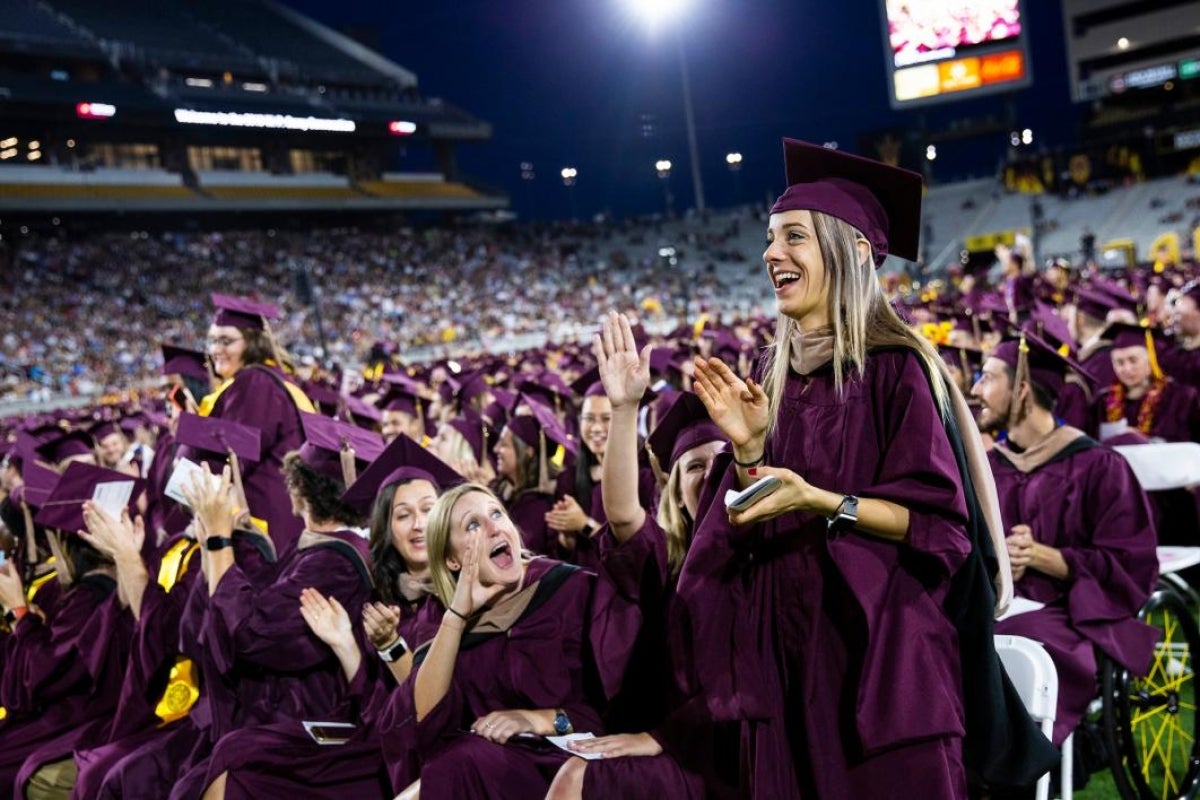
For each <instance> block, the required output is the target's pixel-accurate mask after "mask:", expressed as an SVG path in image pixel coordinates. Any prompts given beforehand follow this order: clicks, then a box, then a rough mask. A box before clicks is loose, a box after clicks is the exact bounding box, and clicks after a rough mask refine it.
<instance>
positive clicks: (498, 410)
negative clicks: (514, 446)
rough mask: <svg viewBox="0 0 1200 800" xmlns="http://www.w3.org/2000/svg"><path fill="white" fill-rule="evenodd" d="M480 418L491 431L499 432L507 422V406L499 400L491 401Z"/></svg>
mask: <svg viewBox="0 0 1200 800" xmlns="http://www.w3.org/2000/svg"><path fill="white" fill-rule="evenodd" d="M514 399H515V397H514ZM481 416H482V417H483V419H484V420H485V421H486V422H487V424H488V425H489V426H491V428H492V429H493V430H499V429H500V428H503V427H504V425H505V423H507V422H508V406H506V405H505V404H504V403H501V402H500V401H499V400H493V401H492V402H490V403H488V406H487V408H485V409H484V410H483V412H482V414H481Z"/></svg>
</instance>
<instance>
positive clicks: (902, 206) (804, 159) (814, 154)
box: [771, 139, 922, 267]
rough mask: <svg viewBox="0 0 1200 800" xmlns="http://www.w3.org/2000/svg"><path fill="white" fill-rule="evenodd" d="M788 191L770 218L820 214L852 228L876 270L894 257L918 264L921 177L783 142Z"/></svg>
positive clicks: (805, 144) (793, 141) (816, 147)
mask: <svg viewBox="0 0 1200 800" xmlns="http://www.w3.org/2000/svg"><path fill="white" fill-rule="evenodd" d="M783 159H784V162H785V164H786V171H787V182H788V188H787V191H785V192H784V193H783V194H782V195H780V197H779V199H778V200H776V201H775V205H774V206H772V207H771V213H772V214H777V213H779V212H782V211H796V210H806V211H820V212H821V213H824V214H828V215H830V216H832V217H836V218H838V219H840V220H842V221H844V222H847V223H849V224H850V225H853V226H854V227H855V228H857V229H858V230H859V232H860V233H862V234H863V236H865V237H866V238H867V241H869V242H870V243H871V249H872V251H873V253H874V257H875V266H876V267H878V266H879V265H881V264H882V263H883V260H884V258H886V257H887V255H888V254H889V253H890V254H892V255H895V256H899V257H900V258H904V259H907V260H909V261H916V260H917V255H918V247H917V245H918V242H919V240H920V236H921V194H922V184H921V176H920V175H918V174H917V173H915V172H909V171H908V170H906V169H900V168H899V167H892V166H888V165H887V164H883V163H880V162H878V161H873V160H871V159H869V158H862V157H861V156H854V155H850V154H849V153H843V152H842V151H840V150H831V149H830V148H827V147H821V146H819V145H815V144H809V143H808V142H801V141H798V140H796V139H784V140H783Z"/></svg>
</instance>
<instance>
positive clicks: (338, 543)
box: [304, 537, 375, 592]
mask: <svg viewBox="0 0 1200 800" xmlns="http://www.w3.org/2000/svg"><path fill="white" fill-rule="evenodd" d="M318 547H324V548H327V549H329V550H333V551H334V552H337V553H340V554H341V555H343V556H344V557H345V558H346V559H348V560H349V561H350V563H351V564H353V565H354V569H355V571H356V572H357V573H358V577H359V579H361V580H362V583H363V588H364V589H366V590H367V591H368V592H369V591H371V590H372V589H374V588H375V579H374V577H373V576H372V575H371V570H370V568H369V567H368V566H367V563H366V562H365V561H363V557H362V554H361V553H359V552H358V550H356V549H355V548H354V545H352V544H350V543H349V542H343V541H342V540H341V539H335V538H333V537H329V538H325V539H321V540H320V541H318V542H315V543H313V544H311V545H309V546H308V547H306V548H304V549H305V550H316V549H317V548H318Z"/></svg>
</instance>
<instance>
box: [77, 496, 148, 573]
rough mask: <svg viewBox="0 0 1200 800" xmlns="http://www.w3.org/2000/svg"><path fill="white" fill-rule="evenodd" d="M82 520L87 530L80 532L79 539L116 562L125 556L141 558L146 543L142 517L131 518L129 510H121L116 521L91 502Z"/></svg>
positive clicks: (86, 503)
mask: <svg viewBox="0 0 1200 800" xmlns="http://www.w3.org/2000/svg"><path fill="white" fill-rule="evenodd" d="M83 521H84V524H86V525H87V530H86V531H79V532H78V533H79V538H80V539H83V540H84V541H85V542H87V543H88V544H90V545H91V546H92V547H94V548H96V549H97V550H98V551H100V552H101V553H102V554H104V555H106V556H108V557H109V558H111V559H113V560H114V561H116V560H117V559H119V558H121V557H122V556H133V555H137V556H139V557H140V555H141V552H142V545H143V544H144V543H145V541H146V526H145V524H144V522H143V520H142V517H140V516H138V517H136V518H135V519H133V520H130V519H129V511H128V510H127V509H122V510H121V517H120V519H116V518H114V517H113V516H112V515H111V514H109V513H108V512H107V511H105V510H104V509H103V508H101V507H100V506H98V505H96V504H95V503H93V502H92V501H90V500H88V501H85V502H84V504H83Z"/></svg>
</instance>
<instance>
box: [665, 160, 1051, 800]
mask: <svg viewBox="0 0 1200 800" xmlns="http://www.w3.org/2000/svg"><path fill="white" fill-rule="evenodd" d="M784 150H785V158H786V162H787V175H788V183H789V188H788V190H787V191H786V192H785V193H784V194H783V195H782V196H781V197H780V198H779V200H778V201H777V202H776V203H775V205H774V207H773V208H772V212H771V217H770V223H769V227H768V229H767V241H768V247H767V250H766V252H765V253H764V260H765V262H766V266H767V272H768V276H769V278H770V280H771V282H772V284H773V286H774V288H775V296H776V301H777V305H778V311H779V319H778V326H777V334H776V336H775V345H774V347H773V348H772V349H771V350H770V351H769V352H768V356H767V359H766V363H765V364H764V366H763V368H762V372H761V376H762V378H763V382H762V385H761V386H760V384H759V383H758V382H756V381H753V380H751V381H744V380H742V379H741V378H739V377H737V376H736V375H735V374H734V372H733V371H732V370H731V369H729V367H728V366H726V365H725V364H723V363H722V362H721V361H720V360H718V359H709V360H706V361H698V362H697V364H696V376H695V382H694V385H695V389H696V393H697V394H698V395H699V397H700V399H701V400H702V401H703V402H704V404H705V406H706V407H707V408H708V411H709V414H710V416H711V417H712V419H713V421H714V422H716V423H717V424H718V425H719V426H720V427H721V429H722V430H723V431H724V432H725V434H726V435H727V436H728V438H729V440H730V443H731V444H732V447H733V452H732V458H731V457H730V456H729V455H722V456H720V457H719V460H718V463H717V464H716V465H715V466H714V469H713V479H712V480H711V481H710V483H709V486H708V487H707V488H706V490H705V492H704V494H703V495H702V499H701V504H700V509H699V512H698V514H699V516H698V518H697V524H696V533H695V537H694V539H693V542H692V546H691V548H690V549H689V551H688V556H687V558H686V560H685V561H684V566H683V570H682V572H681V574H680V577H679V583H678V595H677V596H678V598H679V600H680V602H681V603H682V604H683V605H684V607H685V609H686V611H687V618H688V620H689V624H690V626H691V632H690V633H691V637H692V641H693V643H694V644H693V646H694V648H695V655H694V658H693V661H694V663H695V669H696V673H697V678H698V680H699V683H700V686H701V688H702V692H703V695H704V696H705V701H706V704H707V706H708V710H709V713H710V714H711V715H712V716H713V717H714V718H716V719H722V720H729V721H737V722H740V723H741V725H742V731H743V732H742V742H743V749H742V752H741V757H742V764H741V769H740V770H739V772H738V774H739V776H740V777H741V781H742V783H741V786H740V789H741V792H742V793H743V794H744V795H748V796H752V797H761V798H766V797H780V798H783V797H786V798H793V797H809V796H811V797H820V798H825V799H826V800H828V798H858V797H872V798H890V797H896V798H900V797H908V796H909V795H910V794H911V792H912V790H913V789H912V787H913V786H920V787H921V795H922V797H927V798H946V799H947V800H949V798H962V797H965V796H966V793H967V767H966V765H965V764H964V752H969V753H970V755H971V758H972V760H973V762H974V763H971V764H970V767H971V768H972V770H973V771H974V772H976V773H984V777H985V778H987V779H989V780H998V781H1002V780H1013V781H1018V782H1026V781H1028V782H1032V781H1033V780H1035V779H1036V776H1037V775H1038V774H1040V773H1041V772H1043V771H1044V770H1045V769H1046V768H1047V767H1048V765H1049V764H1050V763H1052V760H1053V758H1054V756H1053V754H1052V753H1048V752H1046V750H1045V747H1042V748H1041V749H1039V748H1038V746H1037V744H1036V740H1035V739H1034V738H1032V737H1036V736H1038V734H1037V733H1036V730H1035V729H1034V728H1033V726H1032V724H1031V722H1030V721H1029V719H1028V715H1027V714H1026V713H1025V712H1024V709H1023V708H1021V707H1020V705H1019V701H1016V700H1015V699H1014V697H1013V695H1012V693H1011V691H1007V690H1006V689H1005V683H1004V680H1003V674H1002V672H1000V671H999V666H998V659H997V657H996V655H995V651H994V647H993V645H992V641H991V628H990V623H991V614H992V610H993V608H992V607H993V600H994V598H993V596H992V595H991V591H990V582H989V579H998V580H999V582H1000V583H999V585H1000V588H1001V590H1002V591H1003V590H1004V589H1006V588H1007V586H1006V583H1005V580H1004V579H1005V577H1006V572H1007V564H1006V560H1004V559H1003V556H1002V555H1000V554H997V555H998V556H999V560H998V562H997V563H994V564H992V565H991V568H990V569H989V570H988V573H989V574H988V576H987V577H983V568H984V564H986V561H985V560H984V559H986V558H987V557H990V555H991V552H989V548H990V547H991V542H992V541H993V540H994V538H995V537H996V531H997V530H998V528H999V523H998V520H997V519H996V518H997V517H998V514H996V513H990V512H994V511H995V509H994V506H992V504H991V503H988V502H987V498H988V497H989V494H990V489H991V484H990V480H989V477H988V476H987V475H986V468H985V467H984V466H983V463H982V458H981V457H980V456H981V452H982V446H981V444H980V442H979V440H978V438H977V437H978V433H977V432H975V431H974V430H973V428H970V429H968V428H967V427H966V426H967V425H971V424H972V423H971V422H970V415H969V412H968V410H967V407H966V403H965V401H964V400H963V398H962V397H961V395H960V394H959V393H957V391H956V390H955V387H954V386H953V385H951V383H950V382H949V381H948V380H946V378H945V377H944V373H943V371H942V368H941V366H940V360H939V359H938V356H937V354H936V352H935V351H933V349H932V348H931V347H930V346H929V345H928V343H926V342H925V341H924V340H923V339H921V338H920V337H919V336H918V335H916V334H915V333H914V332H913V331H912V330H911V329H910V328H908V327H907V326H906V325H905V324H904V323H903V321H902V320H900V319H899V317H897V315H896V313H895V312H894V310H893V309H892V308H891V306H890V305H889V304H888V302H887V300H886V298H885V297H884V295H883V293H882V290H881V289H880V286H879V282H878V280H877V279H876V276H875V273H874V269H873V268H874V267H875V266H878V265H879V264H881V263H882V261H883V259H884V258H885V256H886V255H887V254H888V253H894V254H896V255H899V256H901V257H905V258H909V259H914V258H915V257H916V247H917V239H918V232H919V227H920V226H919V214H920V193H921V179H920V177H919V176H918V175H915V174H913V173H910V172H906V171H904V170H900V169H896V168H894V167H887V166H884V165H882V164H878V163H876V162H872V161H869V160H866V159H861V158H858V157H855V156H851V155H847V154H844V153H840V152H837V151H831V150H828V149H825V148H821V147H816V146H813V145H809V144H806V143H802V142H798V141H794V140H790V139H785V140H784ZM960 432H961V436H960V435H959V433H960ZM768 465H769V466H768ZM967 465H971V466H972V468H971V469H970V470H969V471H968V469H967ZM764 477H773V478H777V479H778V480H779V481H780V484H779V486H778V488H777V489H776V490H775V491H774V492H773V493H772V494H769V495H767V496H764V497H762V498H761V499H759V500H758V501H757V502H755V503H754V504H752V505H750V506H749V507H748V508H747V509H745V510H743V511H729V510H727V509H726V507H725V505H724V503H723V502H722V499H723V498H724V496H725V494H726V492H727V491H729V490H731V489H744V488H746V487H748V486H749V485H750V484H752V483H754V482H756V481H757V480H759V479H761V478H764ZM976 491H978V492H979V494H978V495H976V494H975V492H976ZM985 503H986V506H987V507H986V508H985V507H984V505H983V504H985ZM981 518H982V519H986V520H987V528H989V529H990V531H991V532H990V534H989V535H988V536H986V537H982V538H981V537H980V536H979V533H978V531H979V527H980V526H979V520H980V519H981ZM967 565H970V567H971V570H972V572H971V576H972V578H974V581H973V587H974V591H975V592H977V594H974V595H970V597H971V599H972V603H971V605H970V609H971V610H970V614H969V615H967V616H964V615H963V610H964V609H963V608H961V607H960V604H959V603H958V602H957V598H956V600H955V601H953V602H951V601H948V598H949V597H951V595H952V592H955V591H957V590H960V589H961V588H962V587H961V586H960V585H959V584H958V583H956V582H955V578H956V575H957V574H958V573H959V572H960V570H965V569H966V567H967ZM980 579H982V580H980ZM1002 596H1003V595H1002ZM964 660H966V661H967V662H968V664H967V667H966V668H964V666H963V662H964ZM985 673H986V674H987V675H988V676H989V677H988V678H987V679H986V680H985V681H984V682H983V683H970V684H969V687H970V688H964V683H965V682H967V681H971V682H974V681H979V680H981V678H983V676H984V674H985ZM982 695H986V700H985V701H984V702H983V703H982V705H979V702H980V700H982V699H983V697H982ZM967 703H974V704H975V705H974V706H973V708H975V712H974V713H973V714H968V713H967V711H966V706H967ZM997 720H1002V721H1003V722H1002V725H1001V727H1003V728H1004V729H1005V730H1007V731H1011V732H1013V733H1014V734H1015V735H1014V736H1013V737H1011V738H1009V739H1008V741H1009V742H1010V743H1011V742H1014V741H1017V740H1020V741H1021V742H1023V743H1028V744H1029V749H1024V748H1023V750H1022V752H1023V754H1024V755H1023V756H1022V757H1021V758H1024V756H1025V755H1027V756H1028V760H1027V761H1022V763H1020V764H1018V766H1020V767H1021V768H1020V769H1007V768H996V765H995V763H994V762H993V759H994V758H995V757H996V755H997V754H996V753H994V752H992V749H991V748H989V747H988V746H986V742H987V737H989V736H992V737H994V738H997V739H1000V740H1003V739H1004V738H1005V737H1003V736H996V735H995V734H996V728H995V723H996V721H997ZM968 734H970V735H968ZM964 736H966V737H967V738H966V744H968V745H970V749H969V751H965V750H964ZM1043 741H1044V740H1043ZM1012 752H1013V754H1015V753H1016V749H1014V750H1013V751H1012ZM1018 760H1020V759H1018Z"/></svg>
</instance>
